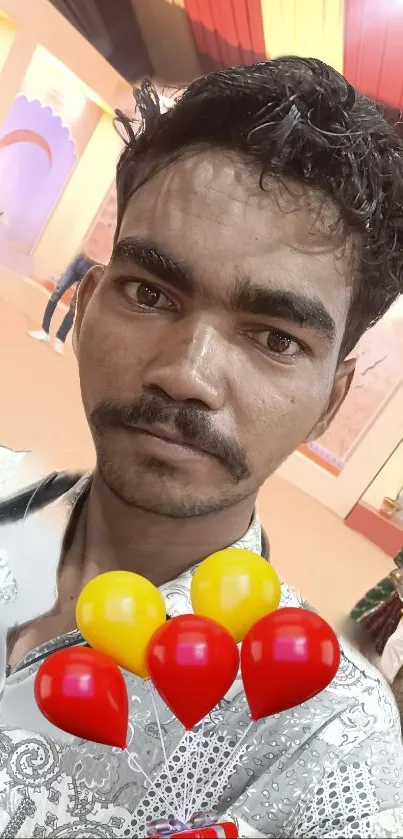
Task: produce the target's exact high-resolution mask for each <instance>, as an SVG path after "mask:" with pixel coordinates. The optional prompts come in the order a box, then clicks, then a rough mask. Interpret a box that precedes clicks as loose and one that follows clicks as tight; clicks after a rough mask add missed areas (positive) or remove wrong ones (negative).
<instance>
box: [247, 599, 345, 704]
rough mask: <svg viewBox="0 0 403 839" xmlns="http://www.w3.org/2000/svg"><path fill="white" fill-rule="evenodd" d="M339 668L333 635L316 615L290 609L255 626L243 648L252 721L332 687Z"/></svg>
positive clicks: (305, 610) (337, 647)
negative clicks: (328, 686) (331, 684)
mask: <svg viewBox="0 0 403 839" xmlns="http://www.w3.org/2000/svg"><path fill="white" fill-rule="evenodd" d="M339 664H340V647H339V642H338V640H337V638H336V635H335V633H334V632H333V629H331V627H330V626H329V624H327V623H326V621H324V620H323V618H321V617H319V615H316V614H315V613H314V612H309V611H308V610H307V609H298V608H285V609H277V611H275V612H271V613H270V614H269V615H266V616H265V617H264V618H261V620H260V621H258V622H257V623H255V625H254V626H252V628H251V629H250V630H249V632H248V633H247V635H246V636H245V639H244V641H243V643H242V649H241V672H242V678H243V684H244V688H245V693H246V698H247V700H248V705H249V708H250V713H251V717H252V720H255V721H256V720H260V719H261V718H262V717H268V716H270V715H271V714H278V713H279V712H280V711H286V710H287V709H288V708H294V707H295V706H296V705H300V704H301V702H306V700H307V699H311V698H312V696H315V695H316V694H317V693H319V692H320V691H321V690H324V688H325V687H327V685H328V684H329V683H330V682H331V681H332V679H333V678H334V676H335V675H336V673H337V670H338V667H339Z"/></svg>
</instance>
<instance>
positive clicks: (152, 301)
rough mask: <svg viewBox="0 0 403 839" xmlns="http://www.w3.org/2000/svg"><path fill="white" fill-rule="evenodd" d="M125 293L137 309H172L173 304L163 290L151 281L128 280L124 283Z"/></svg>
mask: <svg viewBox="0 0 403 839" xmlns="http://www.w3.org/2000/svg"><path fill="white" fill-rule="evenodd" d="M124 290H125V294H126V295H127V297H129V299H130V300H131V302H132V303H133V304H134V305H135V306H137V307H138V308H139V309H173V308H174V304H173V302H172V300H170V298H169V297H167V295H166V294H164V292H163V291H160V289H159V288H157V286H155V285H151V283H146V282H139V281H138V280H128V281H127V282H125V283H124Z"/></svg>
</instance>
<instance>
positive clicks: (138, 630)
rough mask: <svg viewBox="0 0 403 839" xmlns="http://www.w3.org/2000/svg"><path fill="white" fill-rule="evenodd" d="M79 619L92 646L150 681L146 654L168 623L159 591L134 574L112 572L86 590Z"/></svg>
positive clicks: (78, 611) (79, 623) (83, 633)
mask: <svg viewBox="0 0 403 839" xmlns="http://www.w3.org/2000/svg"><path fill="white" fill-rule="evenodd" d="M76 620H77V626H78V629H79V630H80V632H81V635H82V636H83V638H84V639H85V640H86V641H87V643H88V644H90V645H91V647H94V649H96V650H99V651H100V652H103V653H106V655H109V656H110V657H111V658H113V660H114V661H115V662H116V664H118V665H119V666H120V667H123V668H124V669H125V670H129V671H130V672H131V673H136V675H137V676H142V677H143V678H144V679H146V678H148V673H147V667H146V661H145V653H146V649H147V645H148V642H149V640H150V638H151V636H152V635H153V634H154V632H155V630H156V629H158V627H160V626H161V625H162V624H163V623H164V622H165V620H166V609H165V603H164V599H163V597H162V595H161V594H160V592H159V591H158V589H157V588H156V587H155V586H154V585H153V584H152V583H150V581H149V580H146V578H145V577H141V576H140V575H139V574H133V573H132V572H131V571H108V572H107V573H106V574H100V575H99V577H95V578H94V579H93V580H91V582H90V583H88V585H87V586H86V587H85V588H84V589H83V590H82V592H81V594H80V596H79V598H78V600H77V606H76Z"/></svg>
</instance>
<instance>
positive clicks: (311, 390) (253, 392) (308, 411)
mask: <svg viewBox="0 0 403 839" xmlns="http://www.w3.org/2000/svg"><path fill="white" fill-rule="evenodd" d="M328 378H329V377H328V376H327V375H326V374H325V372H324V371H321V374H318V373H317V371H316V375H315V376H312V377H309V381H308V379H307V378H306V377H302V376H298V375H296V374H294V375H290V374H289V372H288V371H286V372H282V371H281V370H280V371H276V372H275V373H274V374H273V373H272V374H271V375H270V374H267V376H266V377H264V378H263V379H260V380H259V381H258V382H255V385H254V387H249V388H248V393H246V391H244V392H243V395H242V402H243V409H242V419H241V422H242V425H243V427H244V428H245V429H246V434H247V439H246V445H247V447H248V450H249V453H250V458H251V460H253V462H254V463H255V464H256V468H257V469H258V470H260V469H261V471H262V473H264V472H265V471H266V470H267V466H268V465H269V466H270V468H276V466H277V465H279V464H280V463H281V462H282V461H283V460H284V459H285V458H286V457H288V455H289V454H291V452H292V451H294V449H296V448H297V447H298V446H299V445H300V444H301V443H303V442H304V441H305V440H306V439H307V437H308V436H309V434H310V433H311V431H312V429H313V428H314V426H315V425H316V423H317V422H318V420H319V419H320V417H321V416H322V414H323V412H324V411H325V409H326V406H327V403H328V399H329V395H330V391H331V384H330V379H329V383H328V382H327V379H328ZM243 380H244V381H248V378H247V377H245V378H244V379H243ZM250 381H251V377H249V382H250ZM245 397H246V398H247V401H246V400H245Z"/></svg>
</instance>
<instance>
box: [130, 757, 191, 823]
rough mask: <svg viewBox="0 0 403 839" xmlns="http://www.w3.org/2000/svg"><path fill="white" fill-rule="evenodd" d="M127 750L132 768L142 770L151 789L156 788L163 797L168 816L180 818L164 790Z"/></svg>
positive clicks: (157, 792) (158, 794)
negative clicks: (156, 784) (157, 785)
mask: <svg viewBox="0 0 403 839" xmlns="http://www.w3.org/2000/svg"><path fill="white" fill-rule="evenodd" d="M125 752H126V754H127V756H128V758H129V761H128V763H129V766H130V769H132V770H136V769H137V771H138V772H141V774H142V775H143V777H144V778H145V779H146V781H147V783H148V784H149V785H150V787H151V789H153V790H154V792H155V793H156V795H157V796H158V797H159V798H161V799H162V801H163V802H164V804H165V806H166V807H167V808H168V816H174V818H179V815H178V814H177V813H176V812H173V811H172V804H170V803H169V801H168V799H167V798H166V797H165V795H164V793H163V792H162V790H160V789H158V787H156V786H155V784H154V781H152V780H151V778H150V776H149V775H147V772H145V770H144V769H143V768H142V766H140V764H139V762H138V761H137V760H136V758H135V757H134V755H132V754H130V752H129V750H128V749H125Z"/></svg>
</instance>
